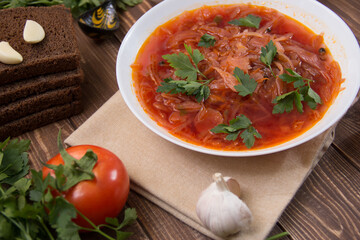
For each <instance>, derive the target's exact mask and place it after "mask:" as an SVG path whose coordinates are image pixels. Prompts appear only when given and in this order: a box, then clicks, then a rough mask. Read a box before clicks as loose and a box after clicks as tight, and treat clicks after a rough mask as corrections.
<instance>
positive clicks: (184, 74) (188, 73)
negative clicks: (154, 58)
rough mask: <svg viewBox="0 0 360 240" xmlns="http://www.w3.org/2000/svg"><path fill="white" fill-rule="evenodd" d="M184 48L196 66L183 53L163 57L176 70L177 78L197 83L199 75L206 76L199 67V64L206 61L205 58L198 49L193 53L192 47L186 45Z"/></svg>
mask: <svg viewBox="0 0 360 240" xmlns="http://www.w3.org/2000/svg"><path fill="white" fill-rule="evenodd" d="M184 46H185V49H186V51H187V52H188V54H189V55H190V58H191V60H192V61H193V63H194V64H195V65H193V63H192V62H191V61H190V59H189V57H188V56H187V55H186V54H184V53H182V52H181V53H179V54H176V53H174V54H167V55H163V56H162V57H163V58H164V59H165V60H167V61H168V62H169V64H170V66H171V67H173V68H175V70H176V71H175V75H176V76H178V77H180V78H182V79H187V80H188V81H196V80H197V74H200V75H202V76H204V75H203V74H202V73H201V72H200V70H199V69H198V67H197V65H198V63H199V62H200V61H201V60H203V59H204V56H203V55H202V54H201V53H200V51H199V50H198V49H195V50H194V51H193V50H192V49H191V46H188V45H186V44H184Z"/></svg>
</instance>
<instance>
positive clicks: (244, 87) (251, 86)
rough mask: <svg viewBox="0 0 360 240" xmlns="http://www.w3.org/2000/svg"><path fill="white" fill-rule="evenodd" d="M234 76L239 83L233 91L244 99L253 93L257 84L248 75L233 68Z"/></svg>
mask: <svg viewBox="0 0 360 240" xmlns="http://www.w3.org/2000/svg"><path fill="white" fill-rule="evenodd" d="M234 76H235V78H236V79H237V80H238V81H239V82H240V83H241V84H238V85H236V86H235V89H236V90H237V91H238V92H239V95H241V96H243V97H245V96H247V95H249V94H252V93H253V92H254V91H255V89H256V87H257V82H256V81H255V79H253V78H251V77H250V75H249V74H245V73H244V71H243V70H241V69H240V68H238V67H235V70H234Z"/></svg>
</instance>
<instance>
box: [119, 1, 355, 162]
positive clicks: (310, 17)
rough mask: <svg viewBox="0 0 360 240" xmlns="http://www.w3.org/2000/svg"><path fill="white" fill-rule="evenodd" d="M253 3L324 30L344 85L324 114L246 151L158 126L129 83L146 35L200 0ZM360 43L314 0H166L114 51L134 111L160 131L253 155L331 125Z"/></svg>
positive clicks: (344, 104) (346, 96)
mask: <svg viewBox="0 0 360 240" xmlns="http://www.w3.org/2000/svg"><path fill="white" fill-rule="evenodd" d="M249 2H250V3H252V4H254V5H260V6H267V7H271V8H274V9H277V10H278V11H280V12H282V13H284V14H286V15H288V16H290V17H292V18H294V19H296V20H298V21H300V22H301V23H303V24H305V25H306V26H308V27H309V28H310V29H312V30H313V31H314V32H315V33H317V34H319V33H321V32H324V33H325V35H324V39H325V43H326V45H327V46H328V47H329V49H330V51H331V53H332V55H333V57H334V59H335V60H336V61H338V63H339V64H340V67H341V71H342V76H343V78H345V82H344V83H343V84H342V87H344V90H343V91H341V92H340V93H339V95H338V97H337V98H336V100H335V102H334V104H333V105H332V106H331V107H330V108H329V109H328V111H327V112H326V114H325V116H324V117H323V118H322V119H321V120H320V121H319V122H318V123H317V124H316V125H315V126H313V127H312V128H311V129H310V130H308V131H307V132H305V133H304V134H302V135H300V136H299V137H297V138H295V139H293V140H291V141H288V142H286V143H283V144H280V145H278V146H274V147H270V148H265V149H260V150H248V151H221V150H213V149H208V148H204V147H200V146H197V145H193V144H190V143H187V142H184V141H182V140H180V139H178V138H176V137H174V136H173V135H171V134H169V133H168V132H167V131H166V130H165V129H163V128H162V127H160V126H158V125H157V124H156V123H155V122H154V121H153V120H152V119H151V118H150V117H149V116H148V115H147V114H146V113H145V112H144V111H143V108H142V107H141V105H140V103H139V102H138V100H137V97H136V95H135V91H134V89H133V83H132V69H131V67H130V65H131V64H132V63H133V62H134V61H135V58H136V55H137V53H138V51H139V49H140V47H141V46H142V44H143V42H144V41H145V40H146V39H147V38H148V36H149V35H150V34H151V33H152V32H153V31H154V30H155V29H156V28H157V27H158V26H159V25H161V24H163V23H165V22H167V21H168V20H170V19H171V18H173V17H175V16H177V15H179V14H181V13H182V12H183V11H185V10H191V9H195V8H199V7H201V6H203V5H216V4H235V3H249ZM359 66H360V48H359V45H358V42H357V40H356V38H355V37H354V35H353V33H352V32H351V30H350V29H349V27H348V26H347V25H346V24H345V23H344V22H343V21H342V20H341V18H340V17H338V16H337V15H336V14H335V13H334V12H332V11H331V10H329V9H328V8H326V7H325V6H323V5H322V4H320V3H319V2H317V1H315V0H301V1H299V0H261V1H256V0H254V1H251V0H221V1H220V0H181V1H180V0H165V1H163V2H161V3H159V4H158V5H156V6H155V7H153V8H152V9H150V10H149V11H148V12H146V13H145V14H144V15H143V16H142V17H141V18H140V19H139V20H138V21H137V22H136V23H135V24H134V25H133V26H132V28H131V29H130V30H129V32H128V33H127V35H126V36H125V38H124V40H123V42H122V43H121V47H120V50H119V53H118V56H117V64H116V76H117V81H118V85H119V88H120V91H121V95H122V97H123V98H124V100H125V102H126V104H127V105H128V107H129V108H130V110H131V111H132V112H133V113H134V115H135V116H136V117H137V118H138V119H139V120H140V121H141V122H142V123H143V124H144V125H145V126H146V127H148V128H149V129H151V130H152V131H153V132H155V133H156V134H158V135H159V136H161V137H163V138H165V139H167V140H169V141H170V142H173V143H175V144H178V145H180V146H182V147H185V148H188V149H192V150H195V151H199V152H203V153H208V154H213V155H221V156H237V157H242V156H256V155H263V154H269V153H274V152H278V151H282V150H285V149H289V148H292V147H294V146H297V145H299V144H302V143H304V142H306V141H308V140H310V139H312V138H314V137H316V136H318V135H319V134H321V133H322V132H324V131H325V130H327V129H328V128H330V127H331V126H332V125H334V124H335V123H336V122H337V121H338V120H339V119H340V118H341V117H342V116H343V115H344V114H345V113H346V111H347V110H348V108H349V107H350V106H351V103H352V102H353V100H354V99H355V97H356V94H357V92H358V90H359V85H360V67H359Z"/></svg>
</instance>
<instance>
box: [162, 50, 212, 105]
mask: <svg viewBox="0 0 360 240" xmlns="http://www.w3.org/2000/svg"><path fill="white" fill-rule="evenodd" d="M184 46H185V49H186V51H187V53H188V54H189V56H190V58H189V56H187V55H186V54H184V53H179V54H176V53H174V54H167V55H164V56H163V58H164V59H166V60H167V61H168V62H169V63H170V66H171V67H173V68H175V70H176V71H175V73H174V74H175V75H176V76H178V77H180V78H182V79H184V80H174V79H172V78H166V79H164V81H163V82H162V83H161V86H159V87H158V88H157V90H156V91H157V92H164V93H171V94H176V93H185V94H187V95H195V98H196V100H197V101H198V102H201V101H202V100H206V99H207V98H208V97H209V95H210V88H209V87H208V84H209V83H210V82H211V80H208V79H207V78H206V76H205V75H204V74H203V73H202V72H200V70H199V68H198V64H199V62H200V61H202V60H203V59H204V56H203V55H202V54H201V53H200V51H199V50H198V49H195V50H192V48H191V46H188V45H186V44H184ZM190 59H191V60H190ZM198 74H199V75H201V76H202V77H203V78H205V80H198Z"/></svg>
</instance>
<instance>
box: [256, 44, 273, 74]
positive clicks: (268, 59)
mask: <svg viewBox="0 0 360 240" xmlns="http://www.w3.org/2000/svg"><path fill="white" fill-rule="evenodd" d="M276 53H277V48H276V46H275V45H274V42H273V41H272V40H270V42H269V43H268V44H267V45H266V46H265V48H264V47H262V48H261V54H260V60H261V62H263V63H264V64H265V65H266V66H268V68H270V70H271V73H272V74H273V76H275V74H274V73H273V70H272V68H271V63H272V61H273V60H274V57H275V56H276Z"/></svg>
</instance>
